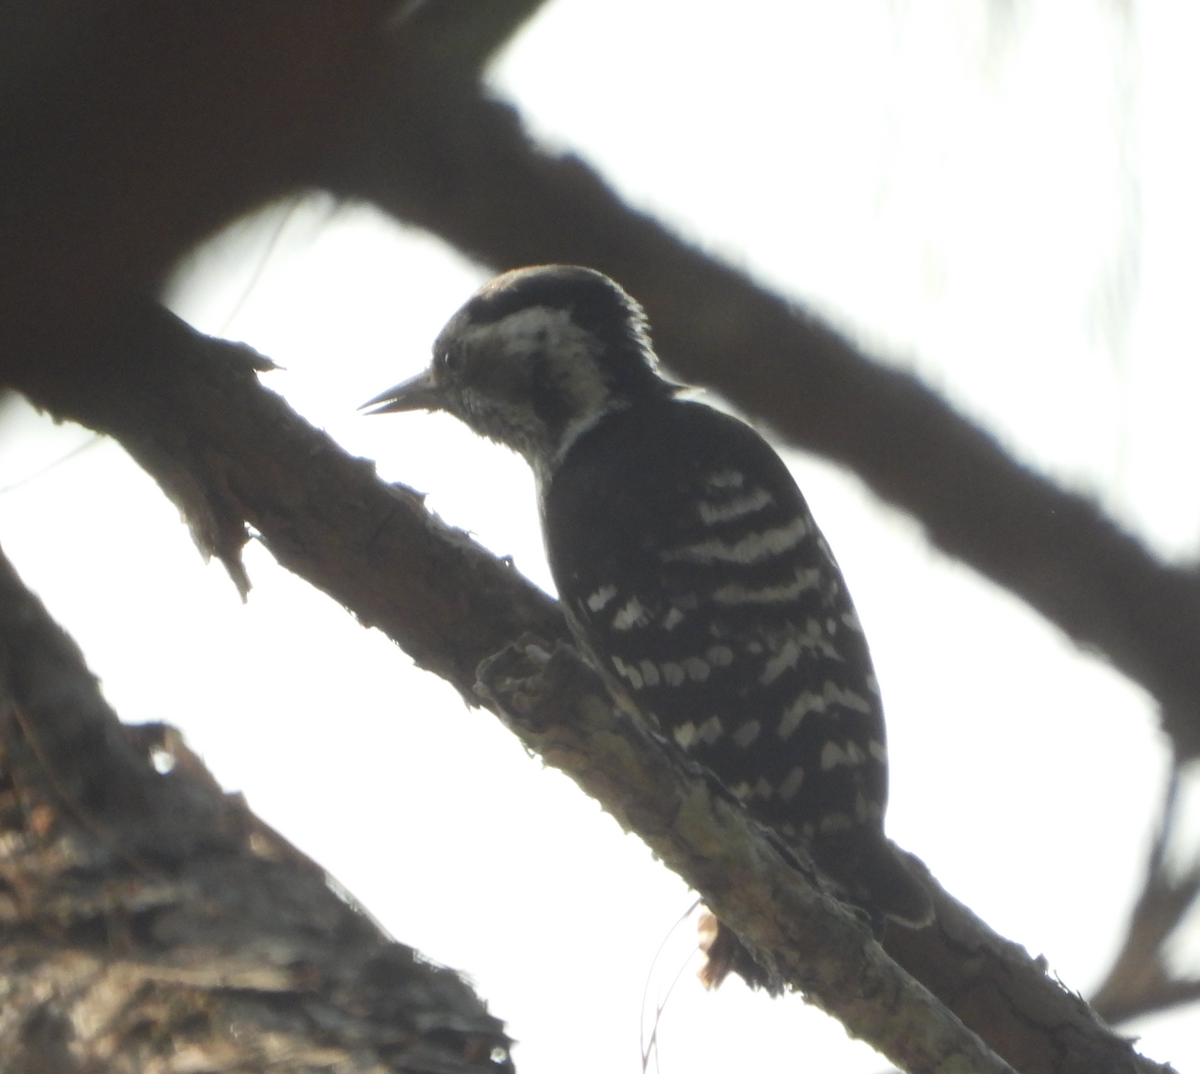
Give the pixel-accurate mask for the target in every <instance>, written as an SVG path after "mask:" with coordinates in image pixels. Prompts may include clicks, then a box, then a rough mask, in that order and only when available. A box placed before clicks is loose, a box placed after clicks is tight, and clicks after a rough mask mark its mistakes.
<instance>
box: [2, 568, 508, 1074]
mask: <svg viewBox="0 0 1200 1074" xmlns="http://www.w3.org/2000/svg"><path fill="white" fill-rule="evenodd" d="M0 758H2V761H3V763H2V765H0V979H2V980H3V982H4V1007H3V1010H2V1011H0V1055H3V1057H4V1058H3V1061H0V1066H2V1067H3V1069H4V1070H6V1071H13V1072H14V1074H15V1072H29V1074H43V1072H45V1074H49V1072H57V1074H84V1072H88V1071H100V1070H103V1071H105V1072H107V1074H139V1072H142V1071H146V1070H160V1069H161V1070H166V1069H168V1068H169V1069H171V1070H179V1069H189V1070H214V1071H215V1070H235V1069H236V1070H266V1069H270V1070H272V1071H278V1072H279V1074H289V1072H295V1074H301V1072H303V1071H312V1070H316V1069H322V1070H325V1069H335V1068H336V1069H346V1070H348V1069H350V1068H351V1067H354V1068H355V1069H359V1068H360V1067H361V1065H362V1064H364V1063H368V1064H369V1065H370V1069H372V1070H377V1071H380V1072H383V1071H395V1072H396V1074H471V1072H476V1074H478V1072H485V1074H489V1072H490V1074H499V1072H501V1071H504V1070H506V1069H509V1064H508V1062H507V1044H508V1042H507V1040H506V1038H505V1037H504V1034H503V1030H502V1026H501V1024H500V1022H499V1021H498V1020H497V1019H496V1018H494V1017H492V1016H490V1015H489V1014H488V1013H487V1010H486V1008H485V1006H484V1005H483V1003H482V1002H481V1001H480V1000H479V999H478V998H477V997H476V996H475V995H474V994H473V993H472V992H471V990H470V988H469V987H468V986H467V985H466V984H465V982H464V981H463V980H462V979H461V978H459V977H458V976H457V975H456V974H454V973H452V972H451V971H449V970H445V969H440V968H437V967H434V966H432V965H430V964H429V963H428V962H426V961H424V960H423V959H421V958H420V957H419V956H418V955H417V953H416V952H415V951H413V950H412V949H411V948H408V947H404V946H403V945H401V944H398V943H395V942H393V941H391V940H390V939H389V938H388V937H387V936H385V935H383V934H382V933H381V932H380V931H379V930H378V929H377V928H376V927H375V926H374V925H373V924H372V923H371V922H370V921H369V920H368V919H367V918H366V917H365V916H363V915H362V914H361V913H359V912H357V911H356V910H355V909H354V908H352V907H351V906H349V905H347V903H346V902H345V901H343V900H342V899H341V898H339V897H338V896H337V895H336V894H335V893H334V892H333V891H331V890H330V886H329V884H328V883H327V882H326V877H325V874H324V872H323V871H322V870H321V868H320V867H319V866H317V865H315V864H314V863H313V862H311V861H309V860H308V859H307V858H305V857H304V856H303V855H302V854H300V853H299V852H298V851H296V850H295V849H294V848H293V847H291V846H290V845H289V844H288V843H287V842H286V841H285V840H283V839H282V838H280V837H279V836H278V835H277V834H276V833H275V832H273V831H271V830H270V829H269V828H267V827H266V826H265V825H263V824H262V823H261V822H260V821H258V820H257V819H256V818H255V817H254V816H253V815H252V814H251V813H250V811H249V810H248V809H247V808H246V807H245V805H244V804H243V803H242V802H241V801H240V799H239V798H237V797H236V796H235V797H226V796H225V795H224V794H223V793H222V791H221V789H220V787H219V786H218V785H217V783H216V781H215V780H213V779H212V777H211V776H210V775H209V774H208V773H207V771H205V769H204V767H203V765H202V764H201V763H200V761H199V760H198V759H197V758H196V757H194V756H193V755H192V754H191V753H189V752H188V751H187V750H186V748H185V747H184V746H183V745H182V743H181V741H180V740H179V736H178V735H177V734H175V733H174V732H172V731H171V729H170V728H167V727H165V726H163V725H151V726H143V727H122V726H121V725H120V724H119V723H118V722H117V719H116V716H115V715H114V714H113V713H112V711H111V710H110V709H109V708H108V706H107V705H106V704H105V702H104V699H103V698H102V697H101V695H100V691H99V689H98V687H97V684H96V680H95V678H94V677H93V676H92V675H91V674H90V673H89V672H88V670H87V668H86V666H85V665H84V663H83V659H82V656H81V655H80V653H79V651H78V649H77V648H76V647H75V646H74V644H73V643H72V642H71V640H70V639H69V638H68V637H67V636H66V635H65V634H63V633H62V632H61V631H60V630H59V629H58V627H57V626H56V625H55V624H54V623H53V621H52V620H51V619H50V618H49V616H48V615H47V614H46V611H45V609H44V608H43V607H42V605H41V603H40V602H39V601H38V600H37V598H36V597H34V596H33V595H32V594H31V593H29V592H28V591H27V590H26V589H25V588H24V587H23V586H22V585H21V583H20V580H19V579H18V578H17V576H16V575H15V573H13V571H12V569H11V567H10V566H9V564H8V562H7V560H5V559H4V558H3V556H2V555H0ZM155 761H157V764H158V767H156V766H155V763H153V762H155ZM168 766H170V770H169V771H167V772H163V771H161V769H165V768H167V767H168Z"/></svg>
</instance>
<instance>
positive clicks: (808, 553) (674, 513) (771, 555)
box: [542, 398, 929, 923]
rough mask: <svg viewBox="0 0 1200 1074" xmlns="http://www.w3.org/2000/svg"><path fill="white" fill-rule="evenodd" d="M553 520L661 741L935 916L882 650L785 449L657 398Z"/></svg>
mask: <svg viewBox="0 0 1200 1074" xmlns="http://www.w3.org/2000/svg"><path fill="white" fill-rule="evenodd" d="M542 510H543V516H544V517H543V521H544V528H545V532H546V541H547V547H548V552H549V558H550V566H551V570H552V572H553V574H554V579H555V582H556V584H557V586H558V589H559V594H560V597H561V599H562V601H563V603H564V605H565V606H566V608H567V610H568V616H569V618H570V619H571V621H572V627H573V629H574V630H575V632H576V634H577V636H578V637H579V639H580V641H581V642H582V644H583V645H584V647H585V648H586V649H587V650H588V651H589V652H590V654H591V656H592V658H593V659H594V660H595V661H596V662H597V663H598V664H600V665H601V666H602V667H603V668H604V670H605V671H606V672H607V673H608V674H610V675H612V676H614V677H616V678H617V679H618V680H620V682H621V684H622V686H623V687H624V688H625V689H626V690H627V691H628V692H629V693H630V694H631V695H632V696H633V697H634V699H635V700H636V702H637V704H638V707H639V708H641V709H642V710H643V711H644V712H646V713H647V714H648V715H649V716H650V717H651V718H652V719H653V720H654V721H656V723H657V727H658V730H659V731H660V733H661V734H663V735H664V737H667V738H669V739H671V740H673V741H674V742H675V743H676V744H677V745H678V746H679V747H680V748H681V749H683V750H685V751H686V752H687V753H688V754H689V755H690V756H691V757H693V758H695V759H696V760H697V761H699V762H700V763H702V764H703V765H705V766H706V767H707V768H709V769H710V770H711V771H712V772H713V773H714V774H715V775H716V776H717V777H718V779H720V780H721V782H722V783H723V784H724V785H725V786H726V787H727V788H728V789H729V790H730V791H731V792H732V793H733V794H734V795H736V796H737V797H738V798H739V799H741V800H742V801H743V802H744V803H745V805H746V807H747V808H748V809H749V810H750V812H751V813H752V814H753V815H754V816H756V817H757V818H758V819H760V820H762V821H763V822H765V823H767V824H769V825H770V826H772V827H773V828H775V829H776V830H778V831H779V832H780V834H781V835H783V836H784V838H785V839H787V840H790V841H792V842H794V843H796V844H798V845H800V846H803V847H805V848H807V849H808V850H809V851H810V852H811V853H812V855H813V858H814V859H815V860H816V862H817V863H818V865H820V866H821V867H822V869H823V870H824V871H825V872H827V873H828V874H829V875H830V876H832V877H833V878H834V879H835V880H837V881H838V882H839V883H840V884H841V885H842V886H843V887H844V889H845V890H846V892H847V894H848V896H849V897H850V898H851V899H852V900H854V901H856V902H858V903H859V904H861V905H863V906H864V907H866V908H867V909H869V910H871V911H873V912H876V913H881V914H887V915H890V916H893V917H896V918H899V919H900V920H905V921H910V922H913V923H923V922H924V921H925V920H927V919H928V917H929V899H928V895H927V893H926V892H925V890H924V889H923V887H922V886H921V885H920V884H919V883H918V882H917V881H916V880H915V878H914V877H913V876H912V875H911V874H910V873H909V872H908V871H907V869H906V868H905V867H904V866H903V865H902V864H901V862H900V861H899V859H898V857H897V854H896V852H895V850H894V848H893V847H892V845H891V844H890V843H889V842H888V841H887V840H886V838H885V837H884V835H883V812H884V807H885V805H886V800H887V753H886V741H885V732H884V723H883V711H882V705H881V702H880V697H879V688H878V684H877V683H876V680H875V676H874V672H873V670H872V667H871V658H870V654H869V652H868V649H867V643H866V639H865V638H864V636H863V632H862V628H861V626H860V624H859V622H858V618H857V616H856V615H855V612H854V606H853V604H852V603H851V600H850V596H849V594H848V593H847V591H846V587H845V583H844V581H843V579H842V574H841V571H840V570H839V569H838V566H837V563H836V562H835V560H834V558H833V555H832V553H831V552H830V550H829V547H828V545H827V544H826V543H825V540H824V538H823V537H822V535H821V533H820V531H819V530H818V529H817V527H816V524H815V523H814V522H813V519H812V516H811V515H810V513H809V511H808V507H807V505H806V504H805V502H804V498H803V497H802V496H801V494H800V491H799V489H798V488H797V487H796V483H795V481H794V480H793V479H792V477H791V474H790V473H789V472H788V470H787V468H786V467H785V466H784V464H783V462H782V460H780V459H779V457H778V456H777V455H776V453H775V452H774V451H773V450H772V449H771V447H770V446H769V445H768V444H767V443H766V442H765V441H764V440H763V439H762V438H761V437H760V436H759V435H758V434H757V433H755V432H754V430H752V429H751V428H749V427H748V426H747V425H745V424H744V423H742V422H740V421H737V420H736V419H734V418H731V417H728V416H727V415H724V414H722V413H720V412H719V411H716V410H714V409H712V408H711V407H708V406H705V405H703V404H700V403H693V402H681V401H678V400H674V399H662V398H659V399H655V400H651V401H647V402H645V403H642V404H637V405H634V406H631V407H629V408H627V409H623V410H618V411H614V412H612V413H610V414H608V415H607V416H605V417H604V418H603V419H601V421H600V422H599V423H598V424H597V425H596V426H595V427H594V428H592V429H591V430H589V431H588V432H586V433H585V434H583V435H582V436H581V437H580V438H579V439H578V440H577V441H576V442H575V443H574V444H573V445H572V447H571V448H570V450H569V451H568V453H567V455H566V457H565V458H564V460H563V461H562V463H561V464H560V465H559V467H558V468H557V469H556V471H555V472H554V474H553V476H552V479H551V480H550V482H549V484H548V487H547V488H545V489H544V490H543V503H542Z"/></svg>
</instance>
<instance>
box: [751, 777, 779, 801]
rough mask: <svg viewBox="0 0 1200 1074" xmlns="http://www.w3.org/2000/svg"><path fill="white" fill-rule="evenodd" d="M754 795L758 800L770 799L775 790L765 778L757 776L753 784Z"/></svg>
mask: <svg viewBox="0 0 1200 1074" xmlns="http://www.w3.org/2000/svg"><path fill="white" fill-rule="evenodd" d="M754 793H755V794H757V795H758V797H759V798H770V797H771V795H772V794H774V793H775V788H774V787H772V786H771V784H770V783H768V782H767V777H766V776H759V777H758V782H757V783H756V784H754Z"/></svg>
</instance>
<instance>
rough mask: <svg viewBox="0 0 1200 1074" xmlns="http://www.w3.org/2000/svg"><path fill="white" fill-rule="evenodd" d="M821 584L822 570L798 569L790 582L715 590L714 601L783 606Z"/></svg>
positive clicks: (729, 586) (727, 586)
mask: <svg viewBox="0 0 1200 1074" xmlns="http://www.w3.org/2000/svg"><path fill="white" fill-rule="evenodd" d="M820 584H821V571H820V568H818V567H811V568H809V569H808V570H805V569H804V568H802V567H797V568H796V572H795V574H794V575H793V577H792V580H791V581H790V582H784V583H782V584H781V585H768V586H763V587H762V588H761V589H747V588H746V587H745V586H744V585H741V584H740V583H737V582H733V583H731V584H730V585H723V586H721V588H720V589H718V590H715V591H714V592H713V595H712V599H713V600H715V601H716V602H717V603H718V604H783V603H785V602H786V601H789V600H795V599H796V598H797V597H798V596H800V594H801V593H804V592H805V591H807V590H809V589H815V588H816V587H817V586H818V585H820Z"/></svg>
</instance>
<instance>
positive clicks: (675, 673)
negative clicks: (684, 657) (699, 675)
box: [662, 660, 687, 686]
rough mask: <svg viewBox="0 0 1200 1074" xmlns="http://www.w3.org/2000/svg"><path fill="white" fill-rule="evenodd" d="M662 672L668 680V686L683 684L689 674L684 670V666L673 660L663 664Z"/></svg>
mask: <svg viewBox="0 0 1200 1074" xmlns="http://www.w3.org/2000/svg"><path fill="white" fill-rule="evenodd" d="M662 673H663V681H664V682H666V684H667V685H668V686H682V685H683V681H684V679H686V678H687V674H686V673H685V672H684V670H683V666H682V665H680V664H676V663H675V661H673V660H671V661H668V662H667V663H665V664H663V666H662Z"/></svg>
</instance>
